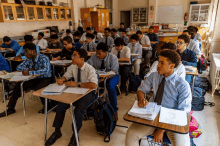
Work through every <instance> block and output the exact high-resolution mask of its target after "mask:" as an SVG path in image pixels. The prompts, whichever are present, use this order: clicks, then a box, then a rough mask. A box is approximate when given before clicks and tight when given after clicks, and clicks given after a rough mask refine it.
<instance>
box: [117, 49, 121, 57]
mask: <svg viewBox="0 0 220 146" xmlns="http://www.w3.org/2000/svg"><path fill="white" fill-rule="evenodd" d="M120 53H121V50H119V51H118V56H117V57H118V58H120Z"/></svg>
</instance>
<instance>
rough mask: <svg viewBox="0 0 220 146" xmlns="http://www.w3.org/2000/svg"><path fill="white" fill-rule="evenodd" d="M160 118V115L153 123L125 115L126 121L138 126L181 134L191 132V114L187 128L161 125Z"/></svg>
mask: <svg viewBox="0 0 220 146" xmlns="http://www.w3.org/2000/svg"><path fill="white" fill-rule="evenodd" d="M159 116H160V113H159V114H158V115H157V117H156V118H155V119H154V120H153V121H152V120H146V119H142V118H138V117H133V116H130V115H128V113H126V114H125V115H124V120H126V121H129V122H134V123H137V124H142V125H146V126H150V127H154V128H159V129H163V130H166V131H171V132H175V133H180V134H187V133H188V132H189V126H190V118H191V117H190V115H189V114H188V118H187V119H188V120H187V125H186V126H177V125H171V124H166V123H160V122H159Z"/></svg>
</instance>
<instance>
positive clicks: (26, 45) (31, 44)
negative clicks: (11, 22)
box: [23, 43, 36, 51]
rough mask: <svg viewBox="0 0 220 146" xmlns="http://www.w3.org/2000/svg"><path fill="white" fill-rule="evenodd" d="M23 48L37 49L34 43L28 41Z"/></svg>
mask: <svg viewBox="0 0 220 146" xmlns="http://www.w3.org/2000/svg"><path fill="white" fill-rule="evenodd" d="M23 49H24V50H25V49H28V50H35V51H36V45H35V44H33V43H27V44H25V45H24V46H23Z"/></svg>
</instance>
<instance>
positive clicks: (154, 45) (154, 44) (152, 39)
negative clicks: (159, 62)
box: [147, 26, 159, 57]
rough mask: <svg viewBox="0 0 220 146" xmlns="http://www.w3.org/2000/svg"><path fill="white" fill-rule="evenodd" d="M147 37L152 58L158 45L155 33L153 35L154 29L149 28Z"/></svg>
mask: <svg viewBox="0 0 220 146" xmlns="http://www.w3.org/2000/svg"><path fill="white" fill-rule="evenodd" d="M147 36H148V37H149V39H150V44H151V47H152V57H154V56H155V52H156V51H157V45H158V44H159V39H158V36H157V34H156V33H154V27H153V26H150V27H149V33H147Z"/></svg>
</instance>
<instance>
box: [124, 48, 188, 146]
mask: <svg viewBox="0 0 220 146" xmlns="http://www.w3.org/2000/svg"><path fill="white" fill-rule="evenodd" d="M180 60H181V59H180V56H179V54H178V53H177V52H176V51H173V50H164V51H162V52H161V53H160V58H159V64H158V66H157V71H158V72H154V73H152V74H151V75H150V76H149V77H147V79H145V80H144V81H143V82H142V84H141V86H140V87H139V89H138V92H137V97H138V106H139V107H142V108H144V107H145V106H146V105H148V101H146V100H145V94H146V93H149V92H150V91H151V90H152V89H153V92H154V96H153V100H154V102H156V103H157V104H158V105H161V106H162V107H166V108H170V109H176V110H182V111H186V112H187V113H189V112H190V111H191V101H192V94H191V89H190V86H189V83H187V82H186V81H185V80H184V79H183V78H182V77H180V76H178V75H177V74H176V73H175V72H174V68H175V67H177V66H178V65H179V63H180ZM145 101H146V102H145ZM164 132H166V134H167V136H168V138H169V140H170V141H171V144H172V145H173V146H180V145H181V146H190V139H189V134H188V133H187V134H178V133H174V132H170V131H165V130H162V129H156V128H154V127H149V126H146V125H140V124H136V123H133V124H132V125H131V126H130V127H129V129H128V131H127V135H126V142H125V145H126V146H139V140H140V139H141V138H142V137H144V136H146V135H153V136H154V141H155V142H158V143H161V142H163V135H164Z"/></svg>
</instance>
